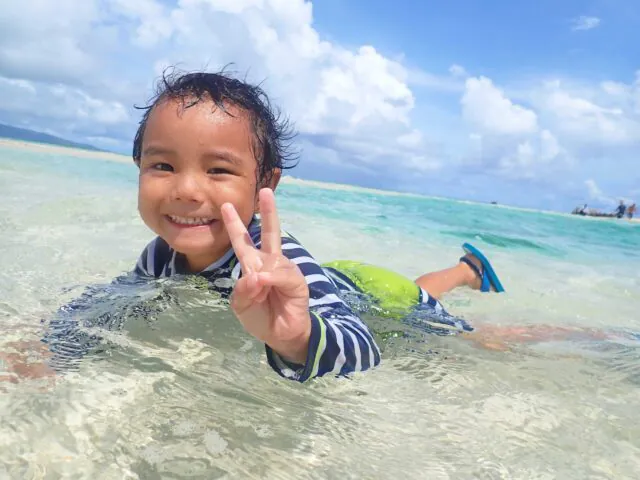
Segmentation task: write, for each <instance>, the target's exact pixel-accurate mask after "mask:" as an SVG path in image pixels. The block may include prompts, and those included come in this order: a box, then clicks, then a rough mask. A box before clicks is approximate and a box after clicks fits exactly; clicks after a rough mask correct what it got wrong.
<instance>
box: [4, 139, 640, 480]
mask: <svg viewBox="0 0 640 480" xmlns="http://www.w3.org/2000/svg"><path fill="white" fill-rule="evenodd" d="M56 152H58V153H56ZM59 152H60V151H55V152H54V153H48V152H46V151H44V150H34V149H28V148H17V147H8V146H0V200H1V202H0V267H2V268H0V329H2V331H3V335H2V337H0V352H2V351H5V352H11V351H14V350H15V349H16V348H17V347H16V346H15V342H20V341H29V340H37V339H38V338H39V336H40V335H41V334H42V329H43V328H44V326H43V323H41V320H42V319H45V320H46V319H47V318H50V317H51V316H52V315H53V314H54V312H55V310H56V309H57V308H58V307H59V306H60V305H63V304H64V303H65V302H67V301H69V300H71V299H72V298H74V297H76V296H77V295H79V294H80V293H81V292H82V291H83V289H84V288H85V287H86V286H87V285H95V284H104V283H108V282H109V281H110V280H111V279H112V278H113V277H115V276H117V275H119V274H121V273H123V272H125V271H127V270H129V269H131V268H132V267H133V265H134V263H135V261H136V259H137V256H138V254H139V253H140V251H141V250H142V248H143V247H144V246H145V245H146V243H147V242H148V241H150V240H151V239H152V238H153V237H152V234H151V232H150V231H148V230H147V229H146V227H145V226H144V225H143V224H142V222H141V221H140V220H139V218H138V216H137V211H136V185H137V170H136V168H135V167H134V165H133V164H129V163H126V162H125V163H118V162H114V161H107V160H100V159H96V158H89V157H86V158H84V157H83V156H82V154H78V155H74V156H71V155H69V154H68V153H64V152H62V153H59ZM425 194H428V192H425ZM277 199H278V206H279V209H280V212H281V220H282V223H283V226H284V228H286V229H287V230H289V231H290V232H291V233H293V234H294V235H295V236H296V237H297V238H298V239H299V240H300V241H301V242H302V243H303V244H304V245H305V246H306V247H307V249H308V250H309V251H310V252H311V253H312V254H313V255H314V256H315V257H316V258H317V259H318V260H320V261H328V260H333V259H355V260H363V261H367V262H370V263H375V264H379V265H382V266H386V267H389V268H392V269H394V270H396V271H399V272H401V273H403V274H405V275H407V276H410V277H412V278H414V277H417V276H418V275H421V274H422V273H425V272H428V271H433V270H438V269H441V268H445V267H448V266H451V265H453V264H455V263H456V262H457V260H458V258H459V257H460V255H461V253H462V252H461V250H460V245H461V244H462V243H463V242H465V241H470V242H471V243H474V244H475V245H476V246H478V247H480V248H481V249H482V250H483V251H484V252H485V253H486V254H487V255H488V256H489V257H490V258H491V259H492V261H493V263H494V265H495V267H496V270H497V271H498V272H499V274H500V276H501V279H502V280H503V283H504V285H505V287H506V289H507V294H505V295H482V294H479V293H478V292H472V291H468V290H459V291H456V292H453V293H451V294H450V295H448V296H447V297H445V298H444V299H443V303H444V304H445V306H446V307H447V308H448V310H449V311H450V312H451V313H454V314H456V315H459V316H462V317H464V318H465V319H467V320H468V321H469V322H471V323H473V324H474V325H475V326H476V327H478V329H479V330H481V329H482V326H483V325H496V324H497V325H504V326H510V325H513V326H520V325H555V326H575V327H585V328H592V329H598V330H606V331H616V332H630V331H640V315H639V314H638V312H639V311H640V273H639V271H638V269H639V266H640V224H634V223H630V222H627V221H611V220H598V219H585V218H578V217H572V216H568V215H562V214H555V213H544V212H536V211H526V210H521V209H513V208H508V207H501V206H493V205H479V204H473V203H467V202H458V201H451V200H444V199H435V198H427V197H418V196H409V195H399V194H392V193H384V192H372V191H365V190H359V189H353V188H344V187H337V186H330V185H325V186H321V185H317V184H313V183H310V182H305V181H301V180H295V179H291V178H288V179H285V181H284V182H283V184H282V185H281V187H280V188H279V189H278V193H277ZM136 299H137V300H140V299H143V300H146V301H148V302H151V303H154V304H161V305H162V309H161V312H160V313H158V314H157V315H155V316H154V318H153V319H152V320H149V319H141V318H139V317H137V316H135V315H133V314H131V318H130V320H128V321H127V322H126V323H125V328H124V329H123V330H122V331H120V332H101V334H103V335H104V336H105V344H106V345H108V348H106V349H105V351H103V352H101V353H100V354H97V355H95V356H94V357H91V358H87V359H86V361H84V362H82V363H81V364H80V366H79V369H78V371H77V372H72V373H70V374H69V375H67V376H65V377H64V378H59V379H56V381H55V384H53V385H51V384H48V383H46V382H41V381H35V380H32V381H23V382H21V383H18V384H13V383H9V382H0V478H63V477H64V478H66V477H65V476H68V477H69V478H71V477H72V478H89V477H96V478H118V479H120V478H399V477H401V476H404V477H407V478H461V479H462V478H523V479H524V478H526V479H529V478H540V479H542V478H549V479H551V478H616V479H618V478H636V477H637V472H638V471H640V427H638V423H637V421H636V418H637V412H638V408H640V394H639V391H638V389H639V387H640V363H639V361H640V342H639V343H635V342H633V341H627V340H615V341H600V342H596V341H580V342H579V341H563V342H560V341H558V342H547V343H544V344H533V345H515V346H513V348H512V349H511V350H510V351H507V352H495V351H489V350H484V349H481V348H478V347H477V346H474V345H473V344H472V343H470V342H469V341H467V340H464V339H462V338H457V337H447V338H443V337H423V338H422V337H419V336H416V335H410V336H408V337H406V338H405V337H402V336H398V337H387V336H381V337H380V343H381V344H382V346H383V348H384V357H383V358H384V360H383V365H382V366H381V367H380V368H378V369H376V370H374V371H372V372H368V373H366V374H362V375H357V376H355V377H354V378H352V379H350V380H334V379H321V380H319V381H317V382H314V383H313V384H310V385H304V386H301V385H297V384H293V383H291V382H286V381H283V380H281V379H280V378H279V377H277V376H276V375H275V373H273V372H271V371H270V369H269V367H268V366H267V365H266V362H265V359H264V352H263V349H262V347H261V345H259V344H257V343H256V342H254V341H253V340H252V339H251V338H249V337H248V336H247V335H246V334H244V332H243V331H242V329H241V328H240V327H239V326H238V325H237V322H236V321H235V319H234V318H233V316H232V315H230V313H229V312H228V310H227V309H226V307H225V306H224V305H223V304H220V302H218V301H217V300H216V299H215V298H213V297H212V296H211V295H208V294H207V293H206V292H203V291H201V290H199V289H197V288H194V287H193V286H191V285H188V284H187V285H185V284H180V283H174V282H172V281H167V282H160V283H158V284H157V285H153V286H149V287H147V288H145V289H143V290H141V291H139V292H136ZM126 301H128V300H127V299H122V298H118V299H114V301H113V309H114V311H118V312H124V313H123V315H127V312H129V310H127V308H126V307H127V305H126ZM367 320H368V321H370V322H371V324H372V325H374V326H375V328H376V330H378V331H380V332H382V331H384V330H385V325H384V322H383V321H382V320H381V319H377V318H373V317H372V318H368V319H367ZM402 328H403V326H401V325H400V326H398V325H393V326H390V327H389V329H390V330H393V331H396V330H402ZM0 375H2V373H1V372H0Z"/></svg>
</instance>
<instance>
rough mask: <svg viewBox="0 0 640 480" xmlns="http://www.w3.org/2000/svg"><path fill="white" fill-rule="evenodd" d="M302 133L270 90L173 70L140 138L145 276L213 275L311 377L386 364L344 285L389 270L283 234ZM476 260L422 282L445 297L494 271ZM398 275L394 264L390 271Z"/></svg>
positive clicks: (249, 326) (289, 372)
mask: <svg viewBox="0 0 640 480" xmlns="http://www.w3.org/2000/svg"><path fill="white" fill-rule="evenodd" d="M291 138H292V135H291V133H290V131H289V129H288V125H287V123H286V121H284V122H282V121H280V120H279V118H278V116H277V115H276V114H274V112H273V111H272V109H271V107H270V105H269V102H268V99H267V97H266V95H265V94H264V93H263V92H262V90H260V89H259V88H258V87H255V86H251V85H248V84H247V83H244V82H241V81H239V80H236V79H233V78H229V77H226V76H224V75H220V74H212V73H192V74H187V75H183V76H177V77H174V78H164V79H163V82H162V83H161V88H160V89H159V91H158V93H157V95H156V97H155V98H154V99H153V101H152V102H151V104H150V105H149V106H148V107H146V112H145V114H144V116H143V118H142V121H141V123H140V127H139V130H138V132H137V134H136V137H135V141H134V148H133V157H134V161H135V163H136V165H137V166H138V167H139V169H140V179H139V195H138V205H139V210H140V215H141V217H142V219H143V221H144V222H145V223H146V225H147V226H149V228H151V229H152V230H153V231H154V232H155V233H156V234H157V235H158V237H157V238H156V239H155V240H153V241H152V242H151V243H150V244H149V245H148V246H147V247H146V248H145V250H144V252H143V253H142V255H141V256H140V259H139V260H138V263H137V265H136V269H135V273H136V274H137V275H140V276H147V277H156V278H158V277H169V276H172V275H175V274H197V275H200V276H203V277H205V278H207V279H208V280H209V281H210V282H211V283H213V284H214V285H215V286H216V288H217V290H219V291H220V292H221V293H222V294H224V295H227V296H230V298H231V308H232V310H233V312H234V313H235V315H236V317H237V318H238V320H239V321H240V322H241V323H242V325H243V326H244V328H245V329H246V330H247V332H248V333H250V334H251V335H253V336H254V337H255V338H257V339H258V340H260V341H261V342H263V343H264V344H265V345H266V352H267V359H268V362H269V365H271V367H272V368H273V369H275V370H276V371H277V372H278V373H279V374H280V375H282V376H284V377H287V378H291V379H294V380H298V381H301V382H303V381H306V380H308V379H310V378H313V377H316V376H322V375H325V374H327V373H334V374H341V375H344V374H347V373H351V372H355V371H361V370H366V369H368V368H370V367H373V366H375V365H378V364H379V363H380V351H379V349H378V346H377V345H376V343H375V341H374V339H373V337H372V335H371V332H370V330H369V328H368V327H367V326H366V325H365V324H364V323H363V322H362V320H361V319H360V318H359V316H358V315H357V313H356V312H354V310H353V309H352V308H351V307H350V306H349V305H348V304H347V303H346V302H345V301H344V300H343V299H342V298H341V296H340V290H342V291H345V290H346V291H356V290H359V288H358V285H357V278H358V274H359V272H364V273H365V275H364V277H366V276H367V275H369V277H370V270H371V269H376V271H377V272H378V273H380V272H383V271H382V269H377V268H376V267H369V266H363V265H361V264H356V263H353V262H351V264H350V265H347V266H346V268H342V269H341V268H340V266H341V265H340V264H333V265H332V266H326V267H325V268H323V267H322V266H321V265H319V264H318V263H317V262H316V261H315V260H314V258H313V257H312V256H311V255H310V254H309V253H308V252H307V251H306V250H305V249H304V247H303V246H302V245H300V243H299V242H298V241H297V240H296V239H295V238H294V237H292V236H290V235H288V234H286V233H283V232H281V229H280V222H279V218H278V213H277V210H276V206H275V200H274V195H273V190H275V188H276V187H277V185H278V181H279V179H280V175H281V172H282V170H283V169H285V168H287V167H288V166H289V165H288V164H287V160H290V159H291V156H290V154H289V153H288V152H287V146H288V143H287V142H288V141H290V140H291ZM257 213H259V214H260V219H258V217H257V216H256V214H257ZM470 258H474V259H475V257H472V256H471V255H469V256H468V257H465V258H464V262H463V263H461V265H462V266H463V267H462V269H458V268H454V269H452V270H451V271H447V272H443V273H442V274H440V275H436V274H432V275H431V276H430V277H429V278H426V279H424V278H423V279H422V280H421V281H422V283H424V284H425V285H428V284H429V282H431V283H432V286H433V287H434V288H435V289H436V290H438V291H437V294H441V293H444V291H447V290H449V289H450V288H453V287H455V286H459V285H463V284H473V283H475V282H476V279H475V278H474V273H473V270H472V268H473V269H475V270H476V271H477V272H478V273H480V270H479V268H482V267H481V262H479V261H477V260H476V263H473V262H472V261H471V260H470ZM465 262H466V263H465ZM476 264H477V265H476ZM342 266H343V267H345V265H342ZM363 269H364V270H363ZM368 270H369V271H368ZM393 275H394V274H393V273H391V272H386V276H387V278H389V276H393ZM362 277H363V276H362V275H361V276H360V278H362ZM439 279H440V280H439ZM398 282H399V283H400V284H402V285H403V286H402V287H401V290H403V292H404V293H405V294H406V298H405V299H403V300H404V305H403V306H406V307H409V306H410V303H411V302H413V303H422V304H427V305H430V306H431V307H432V308H433V309H437V310H438V313H439V315H440V317H441V318H442V319H444V320H446V322H443V325H446V329H447V330H450V329H452V328H454V329H457V330H460V331H464V330H471V327H469V326H468V325H467V324H466V323H465V322H463V321H462V320H458V319H455V320H453V317H449V316H448V315H446V313H445V312H444V309H443V308H442V306H441V305H440V304H439V303H438V301H437V300H436V299H435V298H433V297H431V296H429V294H428V293H427V292H426V291H425V290H424V289H422V288H420V287H419V286H418V284H419V283H420V281H419V282H418V284H416V283H413V282H410V281H408V280H405V281H404V283H403V282H402V281H399V280H398V279H397V278H396V283H398ZM439 283H443V284H447V285H445V286H438V285H437V284H439ZM383 284H384V285H381V284H380V283H379V282H378V286H377V288H378V290H381V288H382V289H383V288H384V287H385V286H386V287H390V285H389V282H388V281H387V282H383ZM407 284H409V285H410V287H409V288H407ZM497 285H498V288H499V289H501V287H500V286H499V282H498V283H497ZM366 293H371V289H369V291H367V292H366ZM374 296H375V295H374ZM388 297H389V295H384V294H382V295H378V298H388Z"/></svg>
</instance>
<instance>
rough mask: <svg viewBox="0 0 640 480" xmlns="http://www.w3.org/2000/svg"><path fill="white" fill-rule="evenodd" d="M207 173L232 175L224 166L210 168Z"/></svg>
mask: <svg viewBox="0 0 640 480" xmlns="http://www.w3.org/2000/svg"><path fill="white" fill-rule="evenodd" d="M207 173H209V174H211V175H232V174H233V172H231V170H227V169H226V168H220V167H216V168H210V169H209V171H208V172H207Z"/></svg>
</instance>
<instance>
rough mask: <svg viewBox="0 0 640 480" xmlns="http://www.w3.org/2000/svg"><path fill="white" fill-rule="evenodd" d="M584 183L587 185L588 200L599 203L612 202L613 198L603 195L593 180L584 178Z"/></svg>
mask: <svg viewBox="0 0 640 480" xmlns="http://www.w3.org/2000/svg"><path fill="white" fill-rule="evenodd" d="M584 184H585V186H586V187H587V192H588V195H589V199H590V200H593V201H595V202H600V203H607V204H609V203H613V202H614V199H613V198H611V197H609V196H607V195H605V194H604V193H603V192H602V190H601V189H600V187H599V186H598V184H597V183H596V182H595V180H593V179H591V178H590V179H588V180H585V182H584Z"/></svg>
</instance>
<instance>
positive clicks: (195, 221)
mask: <svg viewBox="0 0 640 480" xmlns="http://www.w3.org/2000/svg"><path fill="white" fill-rule="evenodd" d="M167 218H169V220H171V222H173V223H175V224H176V225H183V226H191V227H201V226H204V225H211V224H212V223H213V222H215V221H216V219H215V218H213V217H179V216H177V215H167Z"/></svg>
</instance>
